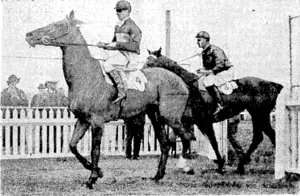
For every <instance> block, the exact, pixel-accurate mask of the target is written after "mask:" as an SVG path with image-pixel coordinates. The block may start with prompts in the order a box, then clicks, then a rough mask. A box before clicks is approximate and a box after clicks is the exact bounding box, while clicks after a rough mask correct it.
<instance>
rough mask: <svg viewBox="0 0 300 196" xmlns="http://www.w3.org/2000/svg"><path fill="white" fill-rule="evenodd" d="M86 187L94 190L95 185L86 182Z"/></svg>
mask: <svg viewBox="0 0 300 196" xmlns="http://www.w3.org/2000/svg"><path fill="white" fill-rule="evenodd" d="M85 186H86V187H87V188H88V189H93V184H92V183H90V182H86V183H85Z"/></svg>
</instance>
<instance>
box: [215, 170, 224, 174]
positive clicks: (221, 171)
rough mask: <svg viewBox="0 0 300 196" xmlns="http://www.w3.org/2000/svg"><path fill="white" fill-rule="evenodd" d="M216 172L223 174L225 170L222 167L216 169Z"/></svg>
mask: <svg viewBox="0 0 300 196" xmlns="http://www.w3.org/2000/svg"><path fill="white" fill-rule="evenodd" d="M217 173H218V174H221V175H223V174H225V171H224V170H223V169H217Z"/></svg>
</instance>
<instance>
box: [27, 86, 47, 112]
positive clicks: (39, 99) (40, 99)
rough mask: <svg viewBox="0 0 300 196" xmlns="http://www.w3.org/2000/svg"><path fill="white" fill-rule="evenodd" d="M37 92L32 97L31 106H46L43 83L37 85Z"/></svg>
mask: <svg viewBox="0 0 300 196" xmlns="http://www.w3.org/2000/svg"><path fill="white" fill-rule="evenodd" d="M38 90H39V92H38V93H37V94H35V95H33V97H32V101H31V104H30V105H31V107H45V106H46V99H47V94H46V86H45V85H44V84H42V83H41V84H40V85H39V86H38Z"/></svg>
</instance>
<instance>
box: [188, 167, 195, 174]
mask: <svg viewBox="0 0 300 196" xmlns="http://www.w3.org/2000/svg"><path fill="white" fill-rule="evenodd" d="M186 174H188V175H194V174H195V172H194V170H193V169H192V168H191V169H190V170H189V171H187V172H186Z"/></svg>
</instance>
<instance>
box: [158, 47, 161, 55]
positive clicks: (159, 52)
mask: <svg viewBox="0 0 300 196" xmlns="http://www.w3.org/2000/svg"><path fill="white" fill-rule="evenodd" d="M158 54H159V55H161V47H160V48H159V50H158Z"/></svg>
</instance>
